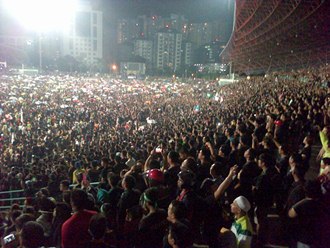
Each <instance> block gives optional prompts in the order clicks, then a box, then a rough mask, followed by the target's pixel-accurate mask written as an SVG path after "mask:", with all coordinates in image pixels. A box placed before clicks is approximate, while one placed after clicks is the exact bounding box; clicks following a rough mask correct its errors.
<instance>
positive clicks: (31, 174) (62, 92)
mask: <svg viewBox="0 0 330 248" xmlns="http://www.w3.org/2000/svg"><path fill="white" fill-rule="evenodd" d="M329 68H330V67H329V66H322V67H319V68H313V69H312V68H309V69H308V70H307V69H306V70H298V71H293V72H289V73H287V72H286V73H284V72H283V73H282V72H277V73H275V74H272V73H270V74H269V75H268V76H267V78H265V77H252V80H246V79H240V80H239V82H237V83H233V84H229V85H222V86H219V84H218V82H216V81H213V80H204V79H196V80H194V79H186V81H185V82H183V81H181V80H180V79H177V80H176V81H175V82H167V81H166V80H163V79H155V78H149V79H145V80H136V82H135V83H132V82H131V81H129V80H125V79H116V80H115V79H113V78H110V77H107V76H102V77H101V76H93V77H88V78H86V77H85V75H80V74H75V75H59V74H52V75H50V74H44V75H42V76H40V75H38V76H25V75H20V76H15V75H7V76H2V75H0V89H1V90H0V100H1V101H0V164H1V166H0V190H1V191H9V190H13V189H15V190H16V189H18V190H20V189H22V190H24V196H26V197H27V201H26V204H27V205H29V206H31V208H34V209H36V211H35V213H34V214H35V215H34V217H33V219H32V220H35V219H36V218H39V217H41V219H43V218H44V217H45V213H42V214H41V215H40V212H39V210H40V209H39V208H40V206H38V204H37V203H38V201H39V200H40V199H41V198H49V199H51V198H53V199H55V200H56V201H57V203H58V202H59V201H61V200H62V201H63V202H65V203H67V204H69V205H70V204H71V198H72V197H71V191H69V190H68V186H67V185H68V183H65V184H63V185H62V186H59V185H60V182H63V180H66V181H68V182H70V183H74V184H76V185H75V186H74V188H77V189H78V188H81V189H83V190H85V191H86V192H89V193H92V194H91V195H90V194H89V195H88V194H87V199H86V201H85V203H86V205H85V206H83V208H82V209H80V208H79V207H78V208H77V207H75V208H74V209H73V211H74V214H73V215H72V217H70V218H69V219H68V220H67V221H66V222H68V223H70V225H73V226H74V228H70V230H71V229H72V230H76V229H77V228H76V225H77V223H80V222H79V221H80V220H81V221H82V222H83V224H82V225H81V228H82V230H81V233H83V237H82V238H80V236H79V235H78V234H77V235H76V233H78V232H76V233H75V235H73V236H70V235H71V234H72V233H70V230H69V229H68V228H66V229H65V228H64V227H65V226H66V225H65V224H63V227H62V229H63V228H64V229H65V232H64V233H65V234H66V235H64V236H62V237H60V236H61V235H57V241H56V242H55V243H56V244H54V245H57V246H58V242H59V239H62V240H61V242H62V243H63V242H64V243H65V244H68V245H67V246H68V247H72V246H74V245H76V243H75V244H72V243H70V241H71V240H72V241H74V242H78V241H77V239H79V240H81V241H84V242H85V241H86V242H87V241H90V239H91V238H92V237H91V235H89V233H88V225H89V220H90V218H91V216H92V215H93V214H92V213H94V212H92V213H90V212H89V211H86V210H85V209H95V210H98V209H99V208H100V207H101V208H103V209H111V211H108V212H107V211H106V212H107V217H109V218H107V221H108V222H107V223H108V227H109V228H111V232H110V233H111V235H112V240H113V241H114V243H113V244H115V245H116V244H118V246H120V244H122V243H123V242H122V241H125V240H129V244H130V245H132V244H134V242H133V241H135V237H136V233H137V232H138V223H139V222H140V217H141V216H140V214H139V210H136V208H137V209H139V205H138V204H139V198H140V195H141V194H142V195H143V194H144V193H145V192H146V191H147V190H149V188H150V189H151V188H156V191H157V205H158V206H157V207H158V208H162V209H168V205H169V204H170V202H171V201H172V200H173V199H177V200H178V201H180V202H182V203H183V204H184V205H185V206H186V209H185V216H186V217H187V219H188V220H189V222H190V223H191V225H190V226H188V228H189V233H190V234H191V235H190V236H194V238H195V240H194V241H195V242H197V243H198V244H201V243H203V242H204V243H205V244H207V245H208V246H209V247H212V246H213V247H219V246H218V244H217V243H216V242H214V241H215V236H214V230H216V232H215V233H216V235H218V234H219V229H220V228H221V227H229V226H230V224H231V223H232V222H231V220H230V218H228V217H229V214H228V212H229V211H228V210H229V209H230V206H229V203H230V202H233V200H235V199H236V198H237V197H238V196H244V197H245V198H247V199H248V201H249V202H250V205H251V206H253V207H251V208H253V210H256V217H257V218H256V220H258V223H259V224H261V226H259V227H262V225H263V224H264V223H265V222H267V218H266V217H267V213H268V211H269V209H270V208H271V207H272V206H276V209H272V211H273V210H274V211H276V213H278V214H280V215H281V216H283V215H285V217H283V219H285V218H286V219H287V218H288V217H287V212H290V209H292V208H294V206H296V204H298V202H299V200H300V199H301V197H302V190H303V188H304V187H303V180H304V178H303V175H304V173H303V172H302V171H301V169H300V168H305V170H306V168H308V165H307V163H306V162H307V160H308V158H309V156H310V148H311V147H310V145H311V142H310V139H306V140H305V141H306V142H305V141H303V144H304V147H303V148H301V149H299V145H300V143H301V141H302V140H303V138H304V137H316V136H317V131H319V136H320V138H321V143H322V147H323V148H322V151H321V153H320V156H319V157H320V158H323V159H322V161H321V168H323V169H324V170H325V171H324V172H322V173H321V174H320V177H319V178H318V180H319V182H320V184H321V187H322V192H323V194H322V197H320V200H318V201H316V202H317V203H318V204H319V205H320V208H321V213H322V217H323V218H324V219H323V220H324V221H322V222H320V225H323V223H325V221H326V220H327V216H328V211H327V209H328V208H327V207H326V206H327V205H329V204H327V199H328V192H330V190H329V188H330V187H329V186H328V183H327V182H328V181H329V180H328V169H327V168H328V166H327V165H326V164H324V163H326V158H328V157H329V156H328V155H327V150H328V149H327V146H328V145H327V144H328V143H329V142H328V140H329V137H328V136H329V135H328V134H329V132H328V126H329V120H330V112H329V103H330V101H329V89H328V88H327V87H325V86H327V84H326V83H325V82H327V81H329V79H330V78H329ZM301 77H304V80H307V81H306V82H305V83H301V82H300V79H301ZM100 90H101V91H102V92H101V91H100ZM207 92H213V93H214V94H215V96H214V97H213V96H211V97H206V95H208V94H206V93H207ZM213 93H212V94H213ZM212 94H211V95H212ZM178 96H179V97H178ZM220 101H221V103H220ZM160 144H161V145H160ZM276 147H277V148H278V149H275V148H276ZM157 148H161V149H157ZM253 149H254V151H255V152H254V153H255V155H253V152H252V151H253ZM156 150H157V151H158V152H156ZM169 151H170V152H169ZM168 152H169V153H168ZM130 153H132V154H134V160H135V164H133V162H134V161H133V160H132V159H130ZM177 154H179V155H177ZM251 154H252V155H251ZM265 154H266V155H265ZM267 154H268V155H267ZM269 154H270V155H269ZM297 154H298V155H297ZM150 155H151V156H150ZM258 156H259V161H258V165H259V167H260V168H259V169H256V164H255V161H253V160H254V158H257V157H258ZM149 158H150V159H149ZM288 158H289V159H288ZM305 158H307V160H305ZM275 160H276V161H277V162H276V163H275ZM288 160H289V161H288ZM93 161H101V162H100V163H99V162H97V163H95V162H93ZM180 162H182V164H180ZM216 162H219V163H220V164H221V165H222V166H221V167H222V168H221V170H220V174H221V176H222V178H224V181H223V182H220V181H221V179H220V177H218V175H219V171H218V168H217V166H215V167H213V168H212V166H211V165H213V164H214V163H216ZM309 162H310V163H309V164H310V165H311V166H312V165H314V164H315V161H314V160H313V156H312V158H311V159H309ZM197 164H198V165H197ZM235 164H238V165H239V167H238V168H236V167H235V166H234V165H235ZM288 164H289V165H288ZM91 165H95V166H96V167H99V168H97V170H98V172H99V175H100V179H97V180H96V174H97V173H95V175H94V176H95V177H94V176H89V175H88V173H89V171H88V169H89V167H91ZM143 165H145V166H143ZM180 165H181V166H180ZM251 165H252V166H251ZM179 166H180V167H179ZM231 167H233V168H236V170H237V172H238V171H240V172H239V173H238V174H237V173H234V174H233V173H232V172H231V169H230V168H231ZM152 169H157V170H160V171H161V172H162V173H164V174H165V176H164V181H162V180H161V178H162V176H160V175H161V173H158V172H159V171H157V173H158V176H156V174H157V173H155V175H154V176H155V177H154V176H152V173H150V177H149V172H151V170H152ZM210 169H211V170H210ZM313 169H314V168H313ZM313 169H312V170H309V171H308V172H307V174H308V175H307V177H308V178H309V177H315V175H313V172H314V170H313ZM323 169H322V170H323ZM232 170H233V169H232ZM180 171H181V172H180ZM259 171H260V175H258V173H259ZM109 172H111V173H113V174H111V179H110V178H109V180H108V174H109ZM178 173H179V175H178ZM181 173H182V174H181ZM250 174H251V176H250ZM305 174H306V173H305ZM228 176H229V177H228ZM89 177H94V179H95V180H96V181H99V180H100V184H99V186H98V187H97V190H94V189H95V188H94V187H92V185H91V184H90V183H89V181H90V180H89ZM255 177H256V178H255ZM145 178H146V179H147V180H146V181H147V183H146V182H145V180H144V179H145ZM205 178H210V179H211V180H212V179H215V178H217V179H219V181H217V180H216V181H217V182H216V183H215V184H213V185H214V188H213V189H212V190H209V191H208V192H207V193H205V192H203V191H201V190H200V185H201V184H202V182H203V181H204V179H205ZM253 178H255V180H253ZM169 179H170V180H169ZM120 180H121V182H120ZM157 180H158V181H157ZM231 182H233V183H231ZM177 183H178V184H179V185H178V187H177ZM251 185H252V192H253V194H252V196H251ZM224 186H226V187H224ZM59 187H61V188H62V190H61V192H62V193H61V194H62V195H61V194H59V192H58V189H59ZM217 187H218V188H217ZM207 188H208V187H207ZM219 188H220V189H219ZM109 190H110V191H109ZM153 190H154V189H153ZM93 191H95V192H93ZM177 191H178V192H177ZM167 192H170V194H167ZM36 193H37V195H35V194H36ZM97 193H100V194H99V195H98V194H97ZM58 194H59V195H58ZM75 194H76V193H74V195H75ZM167 195H169V197H168V199H166V200H163V197H164V196H167ZM16 196H18V193H16V192H15V193H14V194H13V195H11V196H10V197H16ZM220 196H221V197H220ZM0 197H4V198H6V197H7V196H6V194H1V195H0ZM176 197H177V198H176ZM73 198H76V197H75V196H74V197H73ZM78 198H79V197H78ZM52 201H53V200H52ZM297 201H298V202H297ZM1 202H3V201H1ZM4 202H5V203H4V204H8V202H9V201H4ZM78 202H79V201H78ZM274 203H275V205H274ZM75 204H78V206H81V205H79V203H77V201H76V203H74V201H72V205H75ZM151 205H152V204H151ZM282 205H284V207H282ZM16 207H17V206H16ZM148 209H149V208H148ZM283 209H284V210H285V211H282V210H283ZM299 209H300V207H298V208H297V217H294V218H292V219H291V218H290V219H289V221H292V222H300V221H301V220H300V219H301V218H302V219H306V218H307V217H306V214H305V212H304V211H300V210H299ZM149 211H150V210H149ZM30 212H31V213H32V212H33V211H32V209H31V211H30V210H29V213H30ZM283 212H284V213H285V214H283ZM109 213H112V214H109ZM248 215H249V216H251V217H254V216H253V215H254V212H253V211H252V210H250V211H249V213H248ZM22 216H25V217H22ZM22 216H20V217H17V218H16V221H15V227H16V226H20V229H21V228H22V225H19V224H18V223H16V222H17V221H18V220H20V218H21V217H22V219H21V223H23V222H24V223H25V221H23V219H24V218H25V219H26V220H27V219H28V218H26V215H25V214H22ZM12 217H13V216H12ZM66 217H67V216H66V215H65V218H66ZM65 218H63V219H62V218H61V220H60V221H59V222H58V223H59V224H57V226H58V227H57V230H59V228H60V226H61V223H62V222H64V221H65V220H64V219H65ZM1 219H3V224H9V225H10V221H9V219H10V215H8V214H6V213H1ZM307 219H308V218H307ZM47 220H48V219H47ZM128 220H131V221H128ZM48 222H49V221H48ZM48 222H47V223H48ZM110 222H111V224H109V223H110ZM53 224H54V223H53ZM130 224H131V227H132V230H129V231H128V232H125V230H128V229H126V227H129V225H130ZM1 225H2V223H1ZM67 225H69V224H67ZM3 226H4V225H2V227H1V229H2V230H0V233H2V232H3ZM177 227H178V226H176V225H171V226H170V229H171V233H170V234H171V235H167V240H168V245H171V246H172V247H175V246H179V247H180V246H185V243H184V242H183V239H182V235H183V234H185V233H186V230H185V227H184V228H181V226H179V227H178V228H177ZM11 228H13V227H12V226H11ZM323 229H326V228H323ZM79 230H80V229H79ZM123 230H124V232H125V233H124V232H123ZM257 231H258V232H256V233H257V234H256V235H257V239H258V241H260V242H259V243H260V245H262V244H263V243H266V242H267V241H266V240H264V239H263V237H266V236H267V235H265V234H264V233H263V232H262V228H261V229H260V228H258V230H257ZM301 232H302V233H303V232H304V230H301ZM127 233H129V234H128V235H126V234H127ZM67 234H68V235H67ZM130 234H132V235H131V238H129V235H130ZM69 236H70V237H73V238H68V237H69ZM78 236H79V238H78ZM321 236H322V237H326V236H327V235H326V232H325V234H324V233H323V232H321V231H320V240H321V239H322V237H321ZM297 237H298V236H297ZM297 240H298V239H296V240H294V241H297ZM261 241H263V242H261ZM117 242H118V243H117ZM299 242H301V243H302V244H300V245H305V244H306V245H309V244H308V243H306V242H307V241H306V240H303V239H302V238H300V239H299ZM220 243H221V242H220ZM234 243H235V245H237V244H236V242H234ZM296 243H297V242H296ZM296 243H295V245H296ZM221 244H223V243H221ZM221 244H220V245H221ZM324 244H327V243H326V242H325V243H324ZM46 245H47V244H46ZM81 245H82V244H80V243H79V246H81ZM312 245H313V244H312ZM82 246H83V245H82ZM320 246H321V247H326V245H323V246H322V245H320ZM64 247H65V246H64ZM124 247H127V246H125V245H124Z"/></svg>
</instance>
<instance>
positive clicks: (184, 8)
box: [98, 0, 234, 22]
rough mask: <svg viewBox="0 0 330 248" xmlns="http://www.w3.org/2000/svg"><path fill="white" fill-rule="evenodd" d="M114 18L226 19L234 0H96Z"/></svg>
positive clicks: (197, 20) (229, 14)
mask: <svg viewBox="0 0 330 248" xmlns="http://www.w3.org/2000/svg"><path fill="white" fill-rule="evenodd" d="M98 1H99V4H103V7H104V10H106V11H107V13H108V14H110V15H112V16H113V17H115V18H121V17H135V16H137V15H143V14H147V15H160V16H167V15H169V14H171V13H175V14H183V15H185V16H186V17H187V18H188V19H189V20H191V21H196V22H199V21H206V20H215V19H222V18H224V19H226V18H228V17H230V16H231V13H230V12H232V8H231V9H229V6H228V5H229V4H231V5H232V3H233V2H234V0H98Z"/></svg>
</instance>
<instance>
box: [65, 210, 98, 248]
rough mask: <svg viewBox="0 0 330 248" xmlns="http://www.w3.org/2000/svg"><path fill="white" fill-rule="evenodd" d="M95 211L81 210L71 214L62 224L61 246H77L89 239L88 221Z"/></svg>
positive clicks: (76, 247)
mask: <svg viewBox="0 0 330 248" xmlns="http://www.w3.org/2000/svg"><path fill="white" fill-rule="evenodd" d="M95 214H96V212H94V211H89V210H83V211H80V212H77V213H75V214H74V215H72V216H71V217H70V218H69V219H68V220H67V221H66V222H64V224H63V226H62V247H63V248H78V247H83V246H84V244H85V243H86V242H88V241H90V240H91V236H90V235H89V233H88V228H89V221H90V219H91V218H92V216H93V215H95Z"/></svg>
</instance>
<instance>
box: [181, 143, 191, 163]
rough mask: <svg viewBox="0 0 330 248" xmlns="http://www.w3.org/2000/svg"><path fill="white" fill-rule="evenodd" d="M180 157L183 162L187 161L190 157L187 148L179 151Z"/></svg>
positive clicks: (184, 147)
mask: <svg viewBox="0 0 330 248" xmlns="http://www.w3.org/2000/svg"><path fill="white" fill-rule="evenodd" d="M179 156H180V160H181V161H184V160H185V159H187V158H188V157H189V149H188V147H187V146H183V147H181V149H180V151H179Z"/></svg>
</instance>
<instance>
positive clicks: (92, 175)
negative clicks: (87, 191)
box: [87, 169, 100, 182]
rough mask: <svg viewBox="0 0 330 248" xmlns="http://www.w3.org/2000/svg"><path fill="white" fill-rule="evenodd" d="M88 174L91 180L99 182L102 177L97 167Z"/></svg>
mask: <svg viewBox="0 0 330 248" xmlns="http://www.w3.org/2000/svg"><path fill="white" fill-rule="evenodd" d="M87 176H88V177H89V180H90V181H91V182H98V181H99V179H100V171H99V170H97V169H90V170H89V171H88V173H87Z"/></svg>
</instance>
